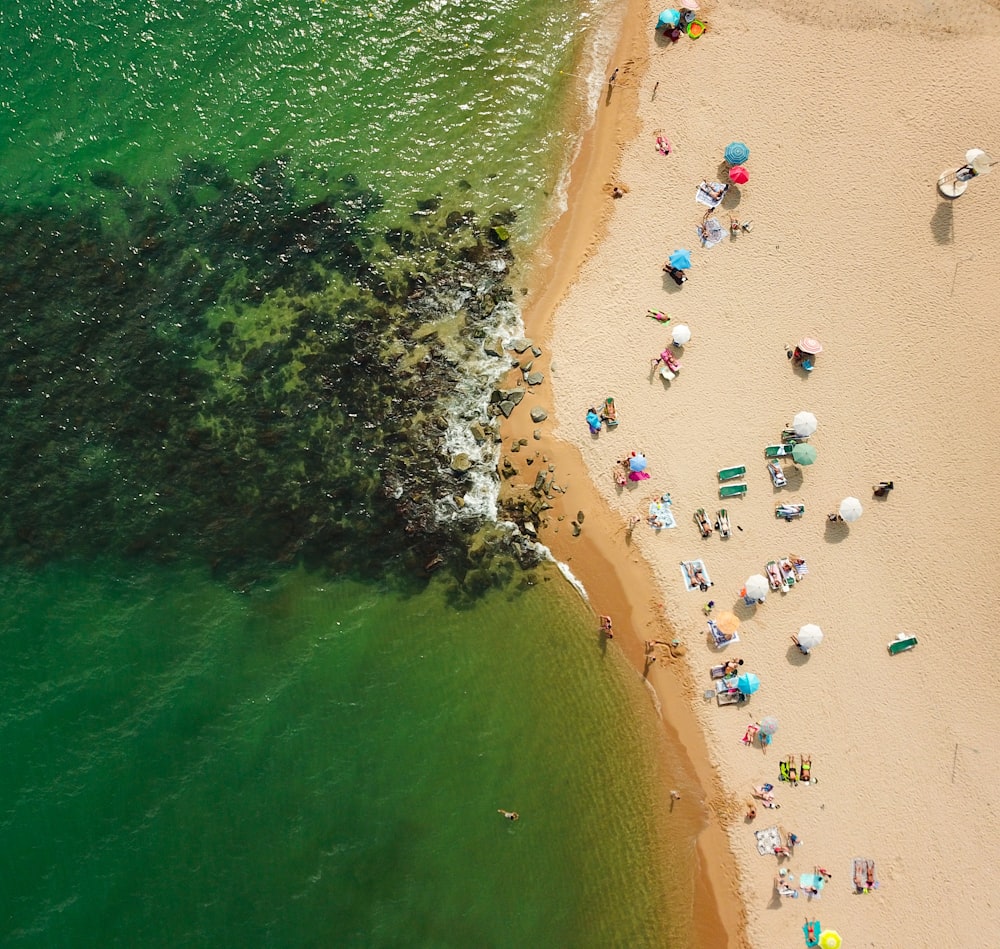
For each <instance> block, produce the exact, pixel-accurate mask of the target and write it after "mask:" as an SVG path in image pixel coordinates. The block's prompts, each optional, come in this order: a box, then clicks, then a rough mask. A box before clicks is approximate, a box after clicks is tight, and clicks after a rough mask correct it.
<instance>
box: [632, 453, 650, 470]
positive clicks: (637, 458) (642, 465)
mask: <svg viewBox="0 0 1000 949" xmlns="http://www.w3.org/2000/svg"><path fill="white" fill-rule="evenodd" d="M648 464H649V462H648V461H646V456H645V455H633V456H632V457H631V458H629V460H628V468H629V471H645V470H646V466H647V465H648Z"/></svg>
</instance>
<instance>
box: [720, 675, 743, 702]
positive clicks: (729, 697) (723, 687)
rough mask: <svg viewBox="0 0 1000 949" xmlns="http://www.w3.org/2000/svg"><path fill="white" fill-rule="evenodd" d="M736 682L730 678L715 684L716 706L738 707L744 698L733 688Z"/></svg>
mask: <svg viewBox="0 0 1000 949" xmlns="http://www.w3.org/2000/svg"><path fill="white" fill-rule="evenodd" d="M735 683H736V680H735V679H733V678H732V677H730V678H729V679H723V680H722V681H721V682H716V683H715V701H716V703H717V704H718V705H739V704H740V702H742V701H743V699H744V698H746V696H745V695H744V694H743V693H742V692H740V690H739V689H737V688H736V687H735Z"/></svg>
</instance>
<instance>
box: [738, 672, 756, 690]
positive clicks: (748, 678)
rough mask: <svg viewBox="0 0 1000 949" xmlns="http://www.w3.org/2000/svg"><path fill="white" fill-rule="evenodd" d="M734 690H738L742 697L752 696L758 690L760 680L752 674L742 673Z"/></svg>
mask: <svg viewBox="0 0 1000 949" xmlns="http://www.w3.org/2000/svg"><path fill="white" fill-rule="evenodd" d="M736 688H737V689H739V690H740V692H741V694H743V695H753V694H754V692H756V691H757V690H758V689H759V688H760V679H758V678H757V676H755V675H754V674H753V673H752V672H744V673H743V675H741V676H740V677H739V678H738V679H737V680H736Z"/></svg>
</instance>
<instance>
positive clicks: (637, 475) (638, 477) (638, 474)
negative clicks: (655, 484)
mask: <svg viewBox="0 0 1000 949" xmlns="http://www.w3.org/2000/svg"><path fill="white" fill-rule="evenodd" d="M648 477H649V474H648V473H647V472H645V471H630V472H629V473H628V479H629V481H645V480H646V479H647V478H648Z"/></svg>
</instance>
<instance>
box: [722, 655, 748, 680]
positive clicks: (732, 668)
mask: <svg viewBox="0 0 1000 949" xmlns="http://www.w3.org/2000/svg"><path fill="white" fill-rule="evenodd" d="M742 665H743V660H742V659H730V660H729V662H727V663H726V664H725V665H724V666H723V667H722V677H723V678H726V677H728V676H732V675H736V673H737V672H739V671H740V666H742Z"/></svg>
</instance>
